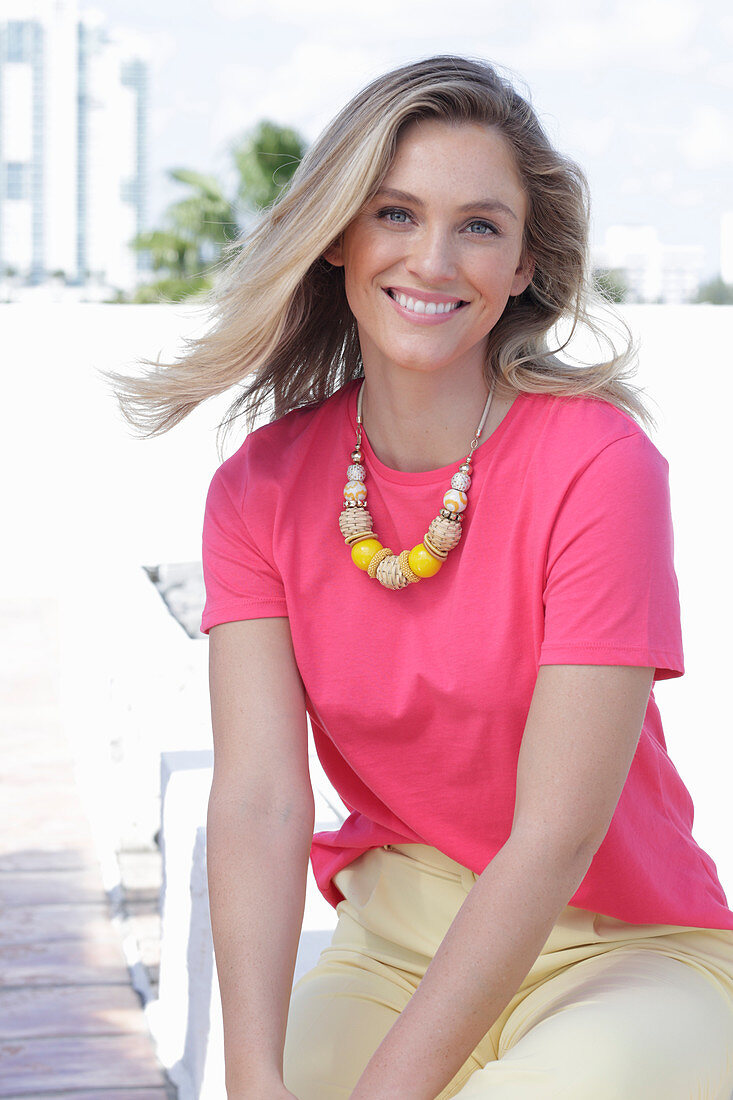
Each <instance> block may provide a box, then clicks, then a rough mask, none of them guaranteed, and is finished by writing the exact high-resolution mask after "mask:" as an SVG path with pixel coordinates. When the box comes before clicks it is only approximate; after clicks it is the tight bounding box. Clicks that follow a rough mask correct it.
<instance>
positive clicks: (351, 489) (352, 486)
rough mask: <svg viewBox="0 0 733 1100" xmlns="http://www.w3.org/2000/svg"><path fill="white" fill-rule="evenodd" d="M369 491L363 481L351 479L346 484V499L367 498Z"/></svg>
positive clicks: (357, 499)
mask: <svg viewBox="0 0 733 1100" xmlns="http://www.w3.org/2000/svg"><path fill="white" fill-rule="evenodd" d="M366 497H367V491H366V485H365V484H364V482H363V481H349V482H347V484H346V485H345V486H344V500H356V501H359V500H366Z"/></svg>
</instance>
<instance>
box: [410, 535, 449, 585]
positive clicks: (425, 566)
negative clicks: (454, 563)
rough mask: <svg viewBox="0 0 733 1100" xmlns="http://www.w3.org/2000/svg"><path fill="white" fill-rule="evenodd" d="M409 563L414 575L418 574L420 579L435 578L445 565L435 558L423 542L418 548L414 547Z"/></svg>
mask: <svg viewBox="0 0 733 1100" xmlns="http://www.w3.org/2000/svg"><path fill="white" fill-rule="evenodd" d="M408 561H409V563H410V569H411V570H412V571H413V573H416V574H417V576H418V577H434V576H435V574H436V573H437V572H438V570H439V569H440V567H441V565H442V564H443V563H442V561H440V560H439V559H438V558H436V557H434V556H433V555H432V554H431V553H430V551H429V550H427V549H426V548H425V547H424V546H423V544H422V543H421V542H419V543H418V544H417V546H413V548H412V550H410V553H409V557H408Z"/></svg>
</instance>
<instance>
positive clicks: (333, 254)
mask: <svg viewBox="0 0 733 1100" xmlns="http://www.w3.org/2000/svg"><path fill="white" fill-rule="evenodd" d="M323 258H324V260H328V262H329V263H330V264H333V266H334V267H343V266H344V256H343V246H342V240H341V237H338V238H337V239H336V240H335V241H334V242H333V244H330V245H329V246H328V248H327V249H326V251H325V252H324V253H323Z"/></svg>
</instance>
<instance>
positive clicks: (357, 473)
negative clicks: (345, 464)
mask: <svg viewBox="0 0 733 1100" xmlns="http://www.w3.org/2000/svg"><path fill="white" fill-rule="evenodd" d="M346 476H347V477H348V479H349V481H363V480H364V478H365V477H366V469H365V468H364V467H363V466H362V464H361V463H360V462H355V463H354V465H353V466H349V468H348V470H347V471H346Z"/></svg>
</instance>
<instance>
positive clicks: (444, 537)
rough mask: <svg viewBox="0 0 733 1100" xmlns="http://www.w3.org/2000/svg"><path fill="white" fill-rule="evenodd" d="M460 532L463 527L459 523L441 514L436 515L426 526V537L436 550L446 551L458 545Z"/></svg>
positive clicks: (461, 532)
mask: <svg viewBox="0 0 733 1100" xmlns="http://www.w3.org/2000/svg"><path fill="white" fill-rule="evenodd" d="M462 534H463V528H462V527H461V525H460V523H454V522H453V520H450V519H445V517H443V516H436V518H435V519H434V520H433V522H432V523H431V524H430V526H429V527H428V534H427V537H428V538H429V539H430V541H431V542H432V544H433V546H437V548H438V550H444V551H446V552H447V551H449V550H453V549H454V547H456V546H458V543H459V542H460V541H461V535H462ZM423 541H424V540H423Z"/></svg>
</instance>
